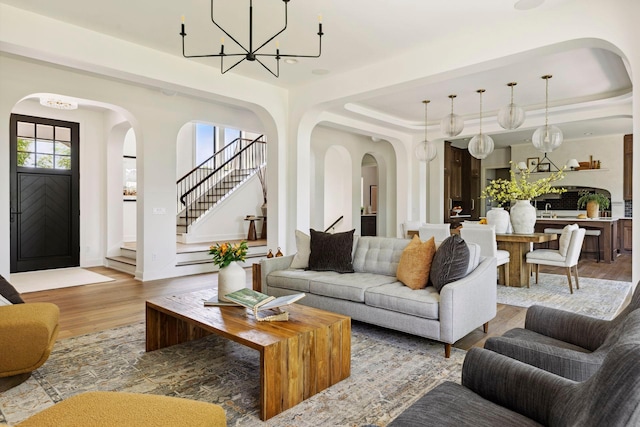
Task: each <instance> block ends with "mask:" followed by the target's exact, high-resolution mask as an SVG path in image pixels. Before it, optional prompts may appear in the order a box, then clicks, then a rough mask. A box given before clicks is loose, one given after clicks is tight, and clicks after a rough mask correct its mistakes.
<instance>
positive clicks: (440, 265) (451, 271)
mask: <svg viewBox="0 0 640 427" xmlns="http://www.w3.org/2000/svg"><path fill="white" fill-rule="evenodd" d="M468 269H469V248H468V247H467V243H466V242H465V241H464V240H462V238H461V237H460V236H458V235H457V234H453V235H451V237H447V239H446V240H444V241H443V242H442V244H441V245H440V247H439V248H438V250H437V251H436V254H435V256H434V257H433V263H432V264H431V273H430V275H429V278H430V280H431V284H432V285H433V286H434V287H435V288H436V290H437V291H438V292H440V290H441V289H442V288H443V287H444V285H446V284H447V283H451V282H454V281H456V280H458V279H461V278H463V277H465V276H466V275H467V270H468Z"/></svg>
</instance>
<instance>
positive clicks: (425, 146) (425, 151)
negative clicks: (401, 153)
mask: <svg viewBox="0 0 640 427" xmlns="http://www.w3.org/2000/svg"><path fill="white" fill-rule="evenodd" d="M429 102H431V101H429V100H424V101H422V103H423V104H424V140H423V141H422V142H420V143H419V144H418V145H417V146H416V148H415V154H416V157H417V158H418V160H420V161H421V162H430V161H431V160H433V159H435V158H436V154H438V152H437V150H436V146H435V145H434V144H433V142H431V141H429V140H428V139H427V117H428V116H427V106H428V105H429Z"/></svg>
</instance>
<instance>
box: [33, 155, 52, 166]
mask: <svg viewBox="0 0 640 427" xmlns="http://www.w3.org/2000/svg"><path fill="white" fill-rule="evenodd" d="M36 166H37V167H39V168H42V169H53V156H52V155H51V154H40V153H37V154H36Z"/></svg>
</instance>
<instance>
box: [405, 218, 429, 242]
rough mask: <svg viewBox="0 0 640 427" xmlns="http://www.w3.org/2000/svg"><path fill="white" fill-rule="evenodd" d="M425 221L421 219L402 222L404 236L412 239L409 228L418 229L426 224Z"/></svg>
mask: <svg viewBox="0 0 640 427" xmlns="http://www.w3.org/2000/svg"><path fill="white" fill-rule="evenodd" d="M425 224H426V223H425V222H421V221H406V222H403V223H402V237H404V238H405V239H410V238H411V237H412V236H409V230H413V231H418V229H419V228H420V226H422V225H425Z"/></svg>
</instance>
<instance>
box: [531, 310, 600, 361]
mask: <svg viewBox="0 0 640 427" xmlns="http://www.w3.org/2000/svg"><path fill="white" fill-rule="evenodd" d="M609 324H610V322H609V321H607V320H602V319H596V318H595V317H589V316H585V315H581V314H576V313H571V312H568V311H564V310H558V309H555V308H549V307H543V306H539V305H534V306H531V307H529V309H527V315H526V318H525V322H524V325H525V326H524V327H525V329H528V330H530V331H534V332H537V333H539V334H542V335H544V336H547V337H551V338H555V339H557V340H560V341H564V342H568V343H570V344H573V345H577V346H579V347H582V348H586V349H587V350H591V351H594V350H596V349H597V348H598V347H600V346H601V345H602V343H603V342H604V340H605V339H606V337H607V335H608V333H609Z"/></svg>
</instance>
